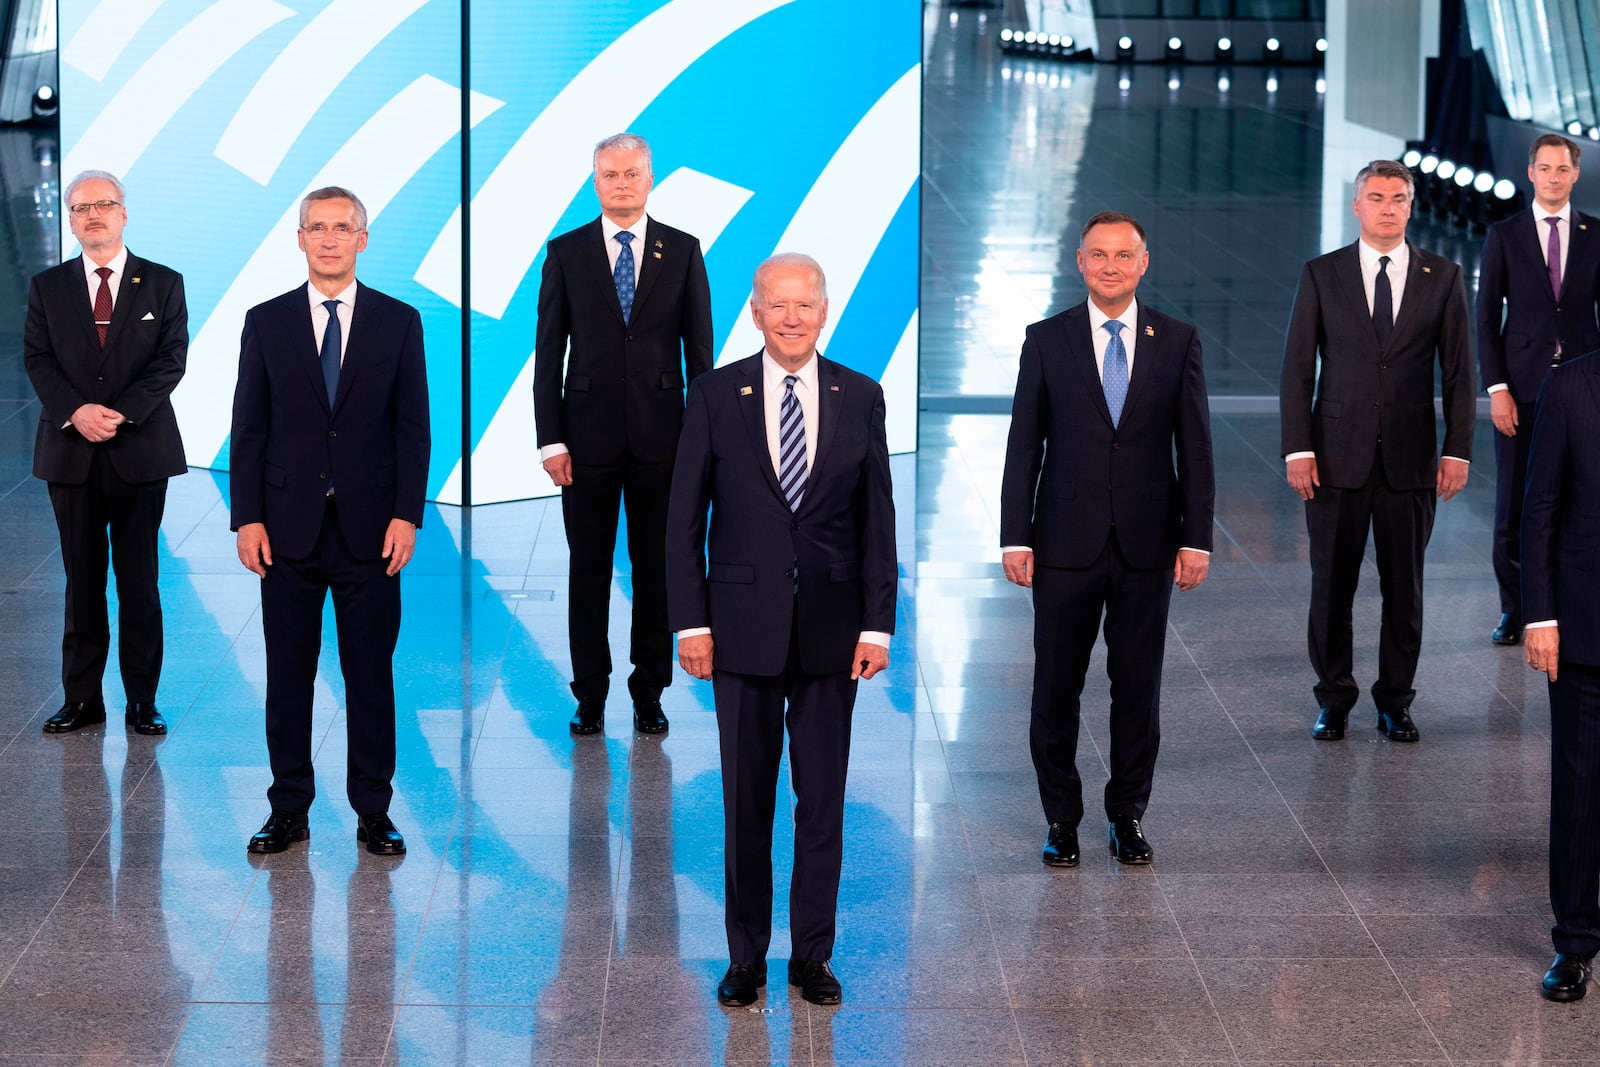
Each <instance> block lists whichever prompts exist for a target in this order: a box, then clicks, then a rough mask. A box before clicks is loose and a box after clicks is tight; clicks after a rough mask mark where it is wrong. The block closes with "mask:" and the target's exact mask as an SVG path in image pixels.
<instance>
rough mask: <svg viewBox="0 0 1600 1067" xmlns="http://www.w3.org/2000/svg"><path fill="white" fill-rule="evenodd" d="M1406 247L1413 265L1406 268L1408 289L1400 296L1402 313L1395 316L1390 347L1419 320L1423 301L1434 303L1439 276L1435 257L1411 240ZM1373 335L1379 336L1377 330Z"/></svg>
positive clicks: (1390, 336)
mask: <svg viewBox="0 0 1600 1067" xmlns="http://www.w3.org/2000/svg"><path fill="white" fill-rule="evenodd" d="M1406 249H1407V250H1408V251H1409V252H1410V253H1411V256H1410V259H1411V265H1410V266H1408V267H1407V268H1406V291H1405V292H1404V293H1402V294H1401V296H1400V314H1398V315H1396V316H1395V320H1394V332H1393V333H1391V334H1390V335H1389V345H1390V347H1393V346H1394V344H1395V342H1396V339H1397V338H1399V337H1400V336H1401V335H1402V334H1404V333H1405V331H1406V330H1408V329H1410V328H1411V324H1412V323H1413V322H1415V321H1417V316H1418V315H1421V314H1422V312H1421V311H1419V310H1417V309H1418V308H1420V307H1421V306H1422V305H1423V302H1424V301H1425V300H1426V301H1427V303H1428V304H1429V305H1430V306H1431V305H1432V303H1433V286H1434V279H1435V278H1436V277H1437V275H1435V274H1434V273H1433V258H1432V257H1431V256H1429V255H1428V254H1427V253H1425V252H1423V251H1422V249H1420V248H1418V247H1417V246H1416V245H1414V244H1412V243H1411V242H1410V241H1407V242H1406ZM1373 336H1374V337H1376V336H1377V331H1376V330H1374V331H1373Z"/></svg>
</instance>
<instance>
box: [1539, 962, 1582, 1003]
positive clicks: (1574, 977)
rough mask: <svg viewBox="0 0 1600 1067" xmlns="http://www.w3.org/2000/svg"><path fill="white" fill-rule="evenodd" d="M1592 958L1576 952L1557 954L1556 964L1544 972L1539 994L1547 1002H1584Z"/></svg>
mask: <svg viewBox="0 0 1600 1067" xmlns="http://www.w3.org/2000/svg"><path fill="white" fill-rule="evenodd" d="M1590 958H1591V957H1589V956H1580V955H1578V954H1577V953H1575V952H1557V953H1556V958H1555V962H1554V963H1552V964H1550V969H1549V970H1548V971H1546V972H1544V981H1543V982H1542V983H1541V984H1540V986H1539V994H1540V995H1541V996H1543V997H1544V999H1546V1000H1558V1001H1561V1002H1562V1003H1566V1002H1567V1001H1571V1000H1582V999H1583V994H1584V991H1585V989H1586V988H1587V983H1588V981H1589V960H1590Z"/></svg>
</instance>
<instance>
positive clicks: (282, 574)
mask: <svg viewBox="0 0 1600 1067" xmlns="http://www.w3.org/2000/svg"><path fill="white" fill-rule="evenodd" d="M299 242H300V249H301V251H303V252H304V253H305V254H306V263H307V264H308V266H309V267H310V272H311V278H310V281H309V282H307V283H306V284H305V285H299V286H296V287H295V288H293V289H291V290H289V291H288V292H287V293H285V294H283V295H282V296H280V297H276V298H275V299H272V300H269V301H267V302H266V303H264V304H258V305H257V306H255V307H253V308H251V309H250V310H249V311H248V312H247V313H246V314H245V319H244V334H243V337H242V338H241V340H240V342H239V384H238V386H237V387H236V389H235V391H234V394H233V438H232V448H233V465H232V470H231V471H230V472H229V475H228V482H229V486H230V487H231V489H232V498H233V529H234V530H235V531H237V533H238V552H239V562H241V563H243V564H244V565H245V567H246V568H248V569H249V570H250V571H252V572H253V573H254V574H256V575H257V576H258V577H259V578H260V579H261V628H262V631H263V633H264V635H265V637H266V645H267V708H266V712H267V715H266V718H267V751H268V754H269V756H270V757H271V762H272V786H271V787H270V788H269V789H268V790H267V801H268V803H270V804H271V805H272V814H271V815H269V816H268V818H267V821H266V823H265V824H264V825H263V826H262V827H261V829H260V831H259V832H257V833H256V835H255V836H254V837H252V838H251V839H250V844H249V849H250V851H251V852H282V851H283V850H284V849H286V848H288V847H289V845H290V843H291V842H294V841H304V840H306V839H307V838H308V837H310V829H309V828H308V825H307V821H306V812H307V810H308V809H309V808H310V807H311V801H312V798H313V797H314V796H315V795H316V784H315V775H314V771H313V768H312V763H311V752H312V746H311V705H312V694H313V686H314V684H315V682H316V677H317V657H318V654H319V652H320V651H321V648H322V606H323V602H324V601H325V600H326V599H327V597H328V594H329V592H332V594H333V614H334V618H335V620H336V622H337V625H338V634H339V669H340V672H341V673H342V674H343V675H344V688H345V724H346V725H345V728H346V734H347V747H348V758H347V768H346V780H345V793H346V796H347V797H348V798H349V801H350V806H351V807H352V808H353V809H355V812H356V816H357V822H356V840H357V841H358V842H361V843H362V844H365V845H366V848H367V851H368V852H372V853H376V854H379V855H399V854H401V853H403V852H405V850H406V842H405V838H404V837H403V836H402V835H401V833H400V831H399V830H398V829H396V828H395V825H394V823H393V822H392V821H391V820H390V818H389V802H390V799H391V798H392V797H393V795H394V787H393V785H392V779H393V778H394V769H395V724H394V649H395V642H396V641H397V640H398V639H399V635H400V571H401V568H403V567H404V566H405V565H406V564H407V563H409V562H410V561H411V554H412V551H413V550H414V549H415V547H416V541H417V528H418V527H419V526H421V525H422V505H423V494H424V492H425V490H426V489H427V484H428V454H429V446H430V437H429V430H428V376H427V370H426V368H425V367H424V365H423V355H422V317H421V316H420V315H418V314H417V309H416V308H414V307H411V306H410V305H409V304H403V303H401V302H400V301H398V300H396V299H394V298H393V297H390V296H385V295H384V294H383V293H380V292H378V291H377V290H376V289H372V288H369V287H368V286H366V285H363V284H361V283H359V282H357V281H356V257H357V255H358V254H359V253H360V252H362V251H364V250H365V249H366V247H367V209H366V208H365V207H363V206H362V204H361V201H360V200H358V199H357V198H356V195H355V194H354V193H352V192H350V191H349V190H348V189H341V188H339V187H338V186H328V187H327V188H323V189H317V190H314V191H313V192H310V193H307V194H306V197H305V199H304V200H302V201H301V202H300V232H299Z"/></svg>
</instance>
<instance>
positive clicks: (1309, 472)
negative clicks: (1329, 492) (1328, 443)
mask: <svg viewBox="0 0 1600 1067" xmlns="http://www.w3.org/2000/svg"><path fill="white" fill-rule="evenodd" d="M1288 468H1289V488H1290V489H1293V490H1294V491H1295V492H1296V493H1299V494H1300V499H1301V500H1310V499H1311V494H1312V493H1314V492H1316V490H1317V488H1318V487H1319V486H1321V485H1322V482H1321V480H1320V479H1318V478H1317V457H1315V456H1307V457H1306V458H1305V459H1291V460H1290V461H1289V462H1288Z"/></svg>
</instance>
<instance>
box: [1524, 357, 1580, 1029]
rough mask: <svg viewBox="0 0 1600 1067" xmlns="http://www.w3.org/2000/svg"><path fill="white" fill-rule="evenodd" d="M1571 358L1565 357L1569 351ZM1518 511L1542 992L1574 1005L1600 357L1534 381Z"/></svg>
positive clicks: (1568, 363) (1573, 363) (1565, 363)
mask: <svg viewBox="0 0 1600 1067" xmlns="http://www.w3.org/2000/svg"><path fill="white" fill-rule="evenodd" d="M1569 355H1570V353H1569ZM1532 421H1533V440H1532V441H1531V442H1530V447H1529V450H1528V472H1527V474H1528V478H1527V481H1528V490H1527V496H1526V498H1525V499H1524V500H1523V503H1522V530H1521V535H1522V607H1523V610H1524V611H1525V612H1526V613H1527V616H1526V617H1527V620H1528V622H1527V627H1526V629H1525V631H1524V634H1525V639H1526V648H1525V650H1524V651H1525V653H1526V655H1527V659H1528V666H1530V667H1532V668H1533V669H1534V670H1537V671H1544V672H1545V673H1547V674H1548V675H1549V676H1550V756H1551V761H1550V908H1551V910H1552V911H1553V912H1554V914H1555V920H1556V921H1555V925H1554V926H1552V927H1551V928H1550V937H1551V940H1552V941H1553V942H1555V950H1556V958H1555V961H1554V962H1553V963H1552V964H1551V965H1550V969H1549V971H1548V972H1547V973H1546V974H1545V976H1544V983H1543V985H1542V986H1541V991H1542V992H1543V994H1544V996H1545V997H1546V998H1548V999H1550V1000H1559V1001H1568V1000H1578V999H1579V998H1581V997H1582V996H1583V994H1584V990H1585V984H1586V983H1587V982H1588V980H1589V976H1590V961H1591V960H1592V959H1593V958H1594V954H1595V953H1596V952H1597V951H1600V597H1596V596H1595V558H1596V550H1597V549H1600V449H1597V448H1596V447H1595V442H1596V441H1600V352H1591V353H1589V354H1588V355H1585V356H1582V357H1580V358H1577V359H1567V360H1563V361H1562V363H1561V365H1560V366H1559V367H1557V368H1555V369H1553V370H1551V371H1550V372H1549V373H1548V374H1547V375H1546V377H1545V384H1544V388H1543V389H1542V390H1540V393H1539V397H1538V406H1537V408H1536V413H1535V415H1534V418H1533V420H1532Z"/></svg>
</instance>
